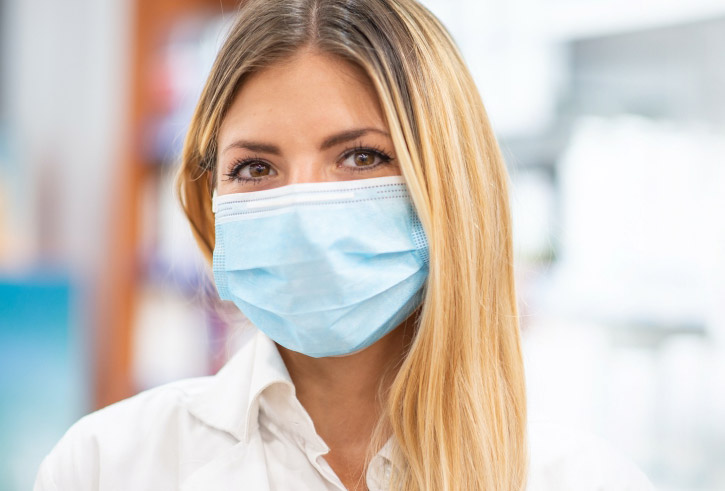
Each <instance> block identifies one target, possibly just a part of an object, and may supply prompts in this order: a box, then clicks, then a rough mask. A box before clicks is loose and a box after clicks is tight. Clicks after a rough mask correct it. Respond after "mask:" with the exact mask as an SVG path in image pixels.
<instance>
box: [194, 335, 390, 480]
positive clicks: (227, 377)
mask: <svg viewBox="0 0 725 491" xmlns="http://www.w3.org/2000/svg"><path fill="white" fill-rule="evenodd" d="M255 331H256V332H255V333H254V334H253V335H252V336H251V338H250V339H249V340H247V342H245V343H244V344H243V346H242V347H241V348H240V349H239V351H237V353H236V354H234V356H232V358H231V359H230V360H229V361H228V362H227V363H226V364H225V365H224V367H222V369H221V370H220V371H219V372H218V373H217V374H216V375H215V376H214V377H213V380H212V383H211V384H210V385H209V387H208V388H206V389H205V390H203V391H201V392H200V393H198V394H196V395H194V396H193V397H192V398H191V400H190V402H189V405H188V409H189V412H191V413H192V414H193V415H194V416H196V417H197V418H199V420H201V421H202V422H204V423H205V424H207V425H209V426H211V427H213V428H216V429H218V430H221V431H224V432H227V433H229V434H231V435H232V436H234V437H235V438H236V439H237V440H240V441H244V442H246V443H248V442H249V441H250V438H251V436H252V435H253V434H254V433H255V432H256V431H257V429H258V427H259V412H260V408H262V409H263V410H264V412H265V414H266V415H267V416H268V417H269V418H271V419H272V420H274V422H275V423H276V424H277V425H278V426H279V427H281V428H284V429H285V430H287V431H288V432H290V433H293V434H296V435H297V436H298V437H300V438H301V439H302V440H303V441H304V442H305V444H306V445H305V446H306V447H307V448H308V449H309V450H311V451H312V452H313V453H315V454H317V455H324V454H326V453H327V452H329V447H328V446H327V445H326V444H325V442H324V441H323V440H322V438H320V436H319V435H318V434H317V432H316V431H315V427H314V423H313V422H312V419H311V418H310V416H309V414H307V411H305V409H304V408H303V407H302V405H301V404H300V402H299V400H298V399H297V396H296V395H295V387H294V384H293V383H292V378H291V377H290V375H289V372H288V371H287V367H286V366H285V364H284V361H283V360H282V357H281V356H280V354H279V351H278V350H277V346H276V345H275V344H274V342H273V341H272V340H271V339H270V338H269V337H267V335H265V334H264V333H262V332H261V331H259V330H256V329H255ZM392 446H393V440H392V438H391V439H390V440H388V442H387V443H386V444H385V445H384V446H383V448H382V449H381V450H380V452H378V454H377V456H376V457H380V458H382V459H383V461H387V462H388V463H389V462H390V461H392V460H393V459H392ZM381 463H382V462H381ZM375 467H377V466H375Z"/></svg>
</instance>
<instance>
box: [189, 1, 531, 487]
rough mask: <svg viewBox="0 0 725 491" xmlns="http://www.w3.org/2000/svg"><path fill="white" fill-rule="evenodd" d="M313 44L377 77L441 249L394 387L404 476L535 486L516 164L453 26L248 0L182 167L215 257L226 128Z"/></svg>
mask: <svg viewBox="0 0 725 491" xmlns="http://www.w3.org/2000/svg"><path fill="white" fill-rule="evenodd" d="M303 47H312V48H314V49H317V50H319V51H321V52H324V53H329V54H333V55H336V56H339V57H341V58H343V59H345V60H347V61H348V62H350V63H352V64H354V65H356V66H359V67H361V68H362V69H363V70H364V71H365V73H366V74H367V76H368V77H369V79H370V81H371V83H372V85H373V86H374V87H375V89H376V92H377V94H378V97H379V99H380V104H381V107H382V109H383V112H384V115H385V118H386V120H387V123H388V126H389V129H390V134H391V137H392V139H393V143H394V145H395V151H396V157H397V159H398V162H399V164H400V168H401V172H402V174H403V176H404V177H405V179H406V182H407V184H408V187H409V189H410V192H411V196H412V200H413V203H414V205H415V208H416V210H417V212H418V215H419V216H420V219H421V222H422V223H423V227H424V229H425V232H426V235H427V238H428V242H429V247H430V274H429V277H428V280H427V287H426V293H425V298H424V301H423V304H422V308H421V312H420V316H419V318H418V327H417V332H416V334H415V338H414V341H413V343H412V345H411V347H410V350H409V352H408V354H407V356H406V358H405V360H404V361H403V362H402V365H401V367H400V369H399V371H398V373H397V375H396V377H395V379H394V381H393V383H392V387H391V388H390V391H389V393H388V397H387V404H386V407H385V413H384V414H385V417H384V419H385V425H386V427H387V428H389V430H390V431H391V432H392V434H393V435H394V437H395V443H396V445H395V448H396V453H395V455H396V464H397V465H396V467H395V468H396V469H397V472H396V473H394V476H393V480H392V486H393V487H394V488H395V489H403V490H414V489H415V490H418V489H419V490H435V491H439V490H449V489H450V490H483V489H486V490H489V491H491V490H506V491H512V490H520V489H523V488H524V486H525V483H526V473H527V472H526V471H527V445H526V396H525V386H524V372H523V363H522V357H521V347H520V338H519V330H518V320H517V313H516V296H515V290H514V280H513V270H512V269H513V268H512V262H513V258H512V245H511V224H510V217H509V206H508V192H507V187H508V185H507V174H506V169H505V166H504V163H503V160H502V157H501V154H500V151H499V149H498V145H497V143H496V140H495V138H494V135H493V132H492V130H491V127H490V124H489V122H488V119H487V116H486V113H485V110H484V107H483V104H482V102H481V99H480V96H479V94H478V91H477V90H476V86H475V84H474V82H473V80H472V78H471V75H470V73H469V71H468V69H467V68H466V66H465V64H464V62H463V60H462V58H461V55H460V53H459V52H458V50H457V48H456V46H455V43H454V42H453V40H452V39H451V37H450V35H449V34H448V33H447V31H446V30H445V28H444V27H443V26H442V25H441V24H440V22H439V21H438V20H437V19H436V18H435V17H434V16H433V15H432V14H431V13H430V12H429V11H428V10H426V9H425V8H424V7H423V6H421V5H420V4H418V3H417V2H416V1H414V0H249V1H247V2H244V3H243V5H242V6H241V7H240V12H239V15H238V20H237V22H236V24H235V26H234V27H233V28H232V30H231V32H230V34H229V36H228V38H227V40H226V42H225V44H224V45H223V47H222V49H221V51H220V53H219V55H218V57H217V59H216V62H215V64H214V66H213V68H212V71H211V74H210V76H209V79H208V81H207V83H206V86H205V88H204V91H203V93H202V95H201V99H200V101H199V104H198V106H197V108H196V112H195V114H194V117H193V119H192V121H191V127H190V129H189V132H188V135H187V138H186V141H185V145H184V152H183V163H182V167H181V169H180V173H179V175H178V179H177V185H178V191H179V195H180V198H181V201H182V206H183V207H184V210H185V212H186V214H187V216H188V218H189V222H190V223H191V227H192V229H193V231H194V234H195V236H196V239H197V241H198V243H199V245H200V247H201V249H202V251H203V253H204V254H205V256H206V258H207V260H208V261H209V262H211V259H212V253H213V249H214V216H213V214H212V211H211V193H210V187H211V183H212V182H213V179H214V173H215V164H216V158H217V156H216V138H217V132H218V129H219V127H220V124H221V122H222V120H223V118H224V116H225V113H226V111H227V109H228V107H229V105H230V103H231V101H232V99H233V98H234V96H235V95H236V93H237V91H238V90H239V88H240V87H241V86H242V84H243V83H244V79H245V77H246V76H247V75H249V74H250V73H252V72H254V71H257V70H260V69H263V68H264V67H266V66H269V65H271V64H274V63H275V62H278V61H281V60H283V59H284V58H286V57H289V56H290V55H292V54H293V53H295V52H297V51H298V50H299V49H300V48H303Z"/></svg>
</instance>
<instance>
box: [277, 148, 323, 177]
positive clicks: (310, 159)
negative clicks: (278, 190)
mask: <svg viewBox="0 0 725 491" xmlns="http://www.w3.org/2000/svg"><path fill="white" fill-rule="evenodd" d="M290 164H291V165H290V166H289V170H288V172H287V179H286V183H285V184H300V183H304V182H324V181H327V180H328V177H327V173H326V172H325V166H324V162H323V161H322V158H321V156H320V155H319V154H316V153H314V152H312V153H310V154H307V155H303V156H300V157H298V158H297V159H295V160H293V161H292V162H290Z"/></svg>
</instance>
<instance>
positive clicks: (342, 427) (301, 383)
mask: <svg viewBox="0 0 725 491" xmlns="http://www.w3.org/2000/svg"><path fill="white" fill-rule="evenodd" d="M414 318H415V315H413V316H411V317H410V318H409V319H408V320H407V321H406V322H404V323H403V324H401V325H400V326H398V327H397V328H395V329H394V330H393V331H391V332H390V333H388V334H387V335H386V336H384V337H383V338H381V339H380V340H378V341H377V342H375V343H374V344H372V345H371V346H369V347H368V348H365V349H364V350H362V351H359V352H357V353H353V354H351V355H347V356H339V357H327V358H311V357H309V356H306V355H303V354H301V353H296V352H293V351H290V350H288V349H286V348H283V347H282V346H278V349H279V352H280V355H281V356H282V359H283V360H284V362H285V365H286V366H287V370H288V371H289V373H290V376H291V378H292V381H293V382H294V385H295V390H296V394H297V398H298V399H299V401H300V403H301V404H302V406H303V407H304V408H305V409H306V410H307V412H308V413H309V415H310V417H311V418H312V421H313V422H314V424H315V429H316V430H317V433H318V434H319V435H320V437H322V439H323V440H324V441H325V443H327V445H328V446H329V447H330V453H329V454H327V455H326V457H325V458H326V460H327V461H328V463H329V464H330V466H331V467H332V468H333V470H335V472H336V473H337V475H338V476H339V477H340V479H341V480H342V481H343V483H344V484H346V485H348V488H349V489H354V488H355V487H356V483H360V482H362V483H364V478H363V476H364V469H365V461H366V457H367V456H368V450H369V448H368V447H369V444H370V441H371V438H372V436H373V433H374V431H375V428H376V426H377V424H378V422H379V420H380V417H381V415H382V410H383V404H384V398H385V395H386V394H387V391H388V389H389V387H390V384H391V383H392V381H393V379H394V378H395V375H396V374H397V372H398V368H399V366H400V363H401V362H402V360H403V358H404V357H405V354H406V353H407V349H408V346H409V344H410V342H411V340H412V337H413V333H414V327H413V325H414V323H413V319H414ZM373 450H375V451H377V450H378V449H373ZM346 481H347V482H346Z"/></svg>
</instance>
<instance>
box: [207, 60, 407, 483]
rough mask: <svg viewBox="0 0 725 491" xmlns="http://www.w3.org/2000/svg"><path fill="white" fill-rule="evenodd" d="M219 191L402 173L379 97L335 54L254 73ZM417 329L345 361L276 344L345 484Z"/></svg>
mask: <svg viewBox="0 0 725 491" xmlns="http://www.w3.org/2000/svg"><path fill="white" fill-rule="evenodd" d="M218 148H219V156H218V161H217V172H216V183H215V185H216V189H217V193H218V194H220V195H223V194H230V193H243V192H249V191H260V190H264V189H272V188H277V187H280V186H286V185H289V184H296V183H303V182H326V181H343V180H353V179H365V178H373V177H383V176H391V175H399V174H400V169H399V167H398V165H397V162H396V160H395V153H394V150H395V149H394V146H393V142H392V140H391V138H390V135H389V130H388V126H387V124H386V123H385V119H384V117H383V114H382V111H381V109H380V105H379V103H378V100H377V97H376V94H375V91H374V89H373V87H372V86H371V84H370V83H369V81H368V80H367V79H366V78H365V76H364V75H363V73H362V72H361V71H360V70H359V69H357V68H356V67H354V66H352V65H350V64H348V63H347V62H345V61H343V60H340V59H338V58H335V57H332V56H329V55H325V54H320V53H318V52H315V51H313V50H302V51H300V52H299V53H297V54H295V55H293V56H292V58H291V59H289V60H285V61H284V62H283V63H280V64H277V65H273V66H271V67H268V68H266V69H264V70H262V71H260V72H257V73H255V74H253V75H252V76H251V77H249V78H248V79H247V80H246V81H245V82H244V85H243V87H242V89H241V90H240V91H239V93H238V94H237V96H236V97H235V99H234V101H233V103H232V105H231V107H230V108H229V111H228V112H227V114H226V116H225V118H224V121H223V123H222V125H221V128H220V131H219V136H218ZM412 332H413V329H412V328H409V327H408V325H407V324H406V325H405V326H399V327H398V328H396V329H394V330H393V331H392V332H391V333H389V334H388V335H386V336H385V337H383V338H382V339H380V340H379V341H377V342H376V343H374V344H373V345H371V346H370V347H368V348H366V349H364V350H362V351H359V352H357V353H353V354H351V355H347V356H341V357H330V358H311V357H308V356H306V355H303V354H301V353H296V352H293V351H290V350H288V349H285V348H284V347H282V346H278V348H279V351H280V354H281V355H282V358H283V360H284V362H285V364H286V366H287V369H288V371H289V373H290V376H291V377H292V380H293V382H294V384H295V388H296V394H297V397H298V399H299V400H300V402H301V403H302V405H303V406H304V408H305V409H306V410H307V412H308V413H309V415H310V417H311V418H312V421H313V422H314V424H315V429H316V430H317V432H318V433H319V435H320V436H321V437H322V438H323V440H324V441H325V442H326V443H327V445H328V446H329V447H330V452H329V453H328V454H327V455H326V456H325V459H326V460H327V462H328V463H329V464H330V466H331V467H332V469H333V470H334V471H335V473H336V474H337V475H338V477H339V478H340V480H341V481H342V483H343V484H344V485H345V486H346V487H347V489H351V490H363V489H366V486H365V463H366V457H367V451H368V445H369V443H370V440H371V436H372V433H373V431H374V428H375V425H376V423H377V421H378V419H379V417H380V414H381V403H380V394H381V390H382V391H385V390H386V389H387V388H388V387H389V385H390V383H391V381H392V378H393V377H394V375H395V372H396V370H397V368H398V364H399V362H400V361H401V360H402V359H403V357H404V356H405V352H406V348H407V346H408V345H409V343H410V340H411V336H412Z"/></svg>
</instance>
